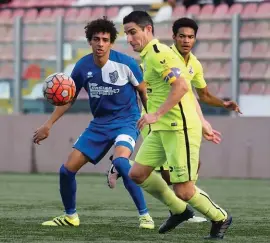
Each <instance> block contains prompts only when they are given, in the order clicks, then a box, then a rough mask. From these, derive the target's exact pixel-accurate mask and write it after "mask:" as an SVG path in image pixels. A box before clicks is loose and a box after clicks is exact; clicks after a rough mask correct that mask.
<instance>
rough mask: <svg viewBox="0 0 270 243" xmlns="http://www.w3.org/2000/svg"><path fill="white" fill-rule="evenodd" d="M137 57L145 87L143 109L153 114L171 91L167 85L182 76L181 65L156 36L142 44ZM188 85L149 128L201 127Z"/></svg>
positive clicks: (154, 129)
mask: <svg viewBox="0 0 270 243" xmlns="http://www.w3.org/2000/svg"><path fill="white" fill-rule="evenodd" d="M140 57H141V59H142V65H143V70H144V80H145V82H146V84H147V90H148V100H147V110H148V113H154V112H156V111H157V110H158V108H159V107H160V106H161V105H162V104H163V103H164V102H165V101H166V99H167V97H168V95H169V92H170V90H171V86H170V84H172V83H173V82H174V81H175V80H176V79H177V78H178V77H180V76H183V73H182V70H185V65H183V64H182V63H181V62H179V58H178V56H177V55H176V54H175V53H174V51H173V50H172V49H171V48H170V47H168V46H167V45H164V44H161V43H159V41H158V40H157V39H153V40H152V41H150V42H149V43H148V44H147V45H146V46H145V48H144V49H143V51H142V52H141V53H140ZM183 77H184V76H183ZM188 86H189V91H188V92H187V93H186V94H185V95H184V96H183V97H182V99H181V101H179V103H178V104H177V105H176V106H174V107H173V108H172V109H171V110H170V111H168V112H167V113H166V114H165V115H164V116H162V117H161V118H160V119H159V120H158V122H156V123H155V124H152V125H151V130H152V131H158V130H183V129H187V128H193V127H198V126H201V122H200V119H199V116H198V114H197V112H196V104H195V101H194V95H193V92H192V89H191V85H190V83H189V85H188Z"/></svg>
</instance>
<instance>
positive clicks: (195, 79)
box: [171, 45, 206, 89]
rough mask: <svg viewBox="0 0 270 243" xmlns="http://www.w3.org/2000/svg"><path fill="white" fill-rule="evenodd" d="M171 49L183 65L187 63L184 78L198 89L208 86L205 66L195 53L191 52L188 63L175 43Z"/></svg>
mask: <svg viewBox="0 0 270 243" xmlns="http://www.w3.org/2000/svg"><path fill="white" fill-rule="evenodd" d="M171 49H172V50H173V51H174V52H175V54H176V55H177V56H178V57H179V59H180V62H181V64H182V65H185V67H186V70H185V72H183V75H184V78H185V79H186V81H187V82H191V85H192V86H193V87H195V88H198V89H203V88H205V87H206V82H205V79H204V74H203V67H202V64H201V63H200V61H199V60H198V59H197V57H196V56H195V55H193V54H192V53H191V52H190V56H189V60H188V63H186V62H185V59H184V58H183V56H182V55H181V54H180V53H179V51H178V50H177V48H176V46H175V45H172V46H171Z"/></svg>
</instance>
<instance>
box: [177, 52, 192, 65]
mask: <svg viewBox="0 0 270 243" xmlns="http://www.w3.org/2000/svg"><path fill="white" fill-rule="evenodd" d="M179 53H180V54H181V56H182V57H183V58H184V60H185V63H186V64H188V61H189V57H190V52H189V53H186V54H182V53H181V52H179Z"/></svg>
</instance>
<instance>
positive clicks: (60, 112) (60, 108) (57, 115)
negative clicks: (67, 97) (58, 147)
mask: <svg viewBox="0 0 270 243" xmlns="http://www.w3.org/2000/svg"><path fill="white" fill-rule="evenodd" d="M71 105H72V104H71V103H68V104H66V105H63V106H56V108H55V109H54V111H53V113H52V114H51V116H50V117H49V119H48V120H47V121H46V122H45V124H44V125H45V126H47V127H48V128H51V127H52V125H53V124H54V123H55V122H56V121H57V120H58V119H59V118H60V117H62V116H63V115H64V114H65V112H66V111H67V110H68V109H69V108H70V107H71Z"/></svg>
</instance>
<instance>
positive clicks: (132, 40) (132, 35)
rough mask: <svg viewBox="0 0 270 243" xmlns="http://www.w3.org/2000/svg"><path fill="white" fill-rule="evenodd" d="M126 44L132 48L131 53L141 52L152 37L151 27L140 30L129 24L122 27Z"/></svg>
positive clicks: (137, 26) (138, 27)
mask: <svg viewBox="0 0 270 243" xmlns="http://www.w3.org/2000/svg"><path fill="white" fill-rule="evenodd" d="M124 30H125V33H126V36H127V42H128V43H129V44H130V45H131V46H132V48H133V51H136V52H141V51H142V50H143V48H144V47H145V46H146V45H147V43H148V42H149V41H148V40H149V37H150V36H151V35H152V26H151V25H148V26H146V27H144V29H142V28H141V27H140V26H139V25H137V24H135V23H133V22H131V23H127V24H125V25H124Z"/></svg>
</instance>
